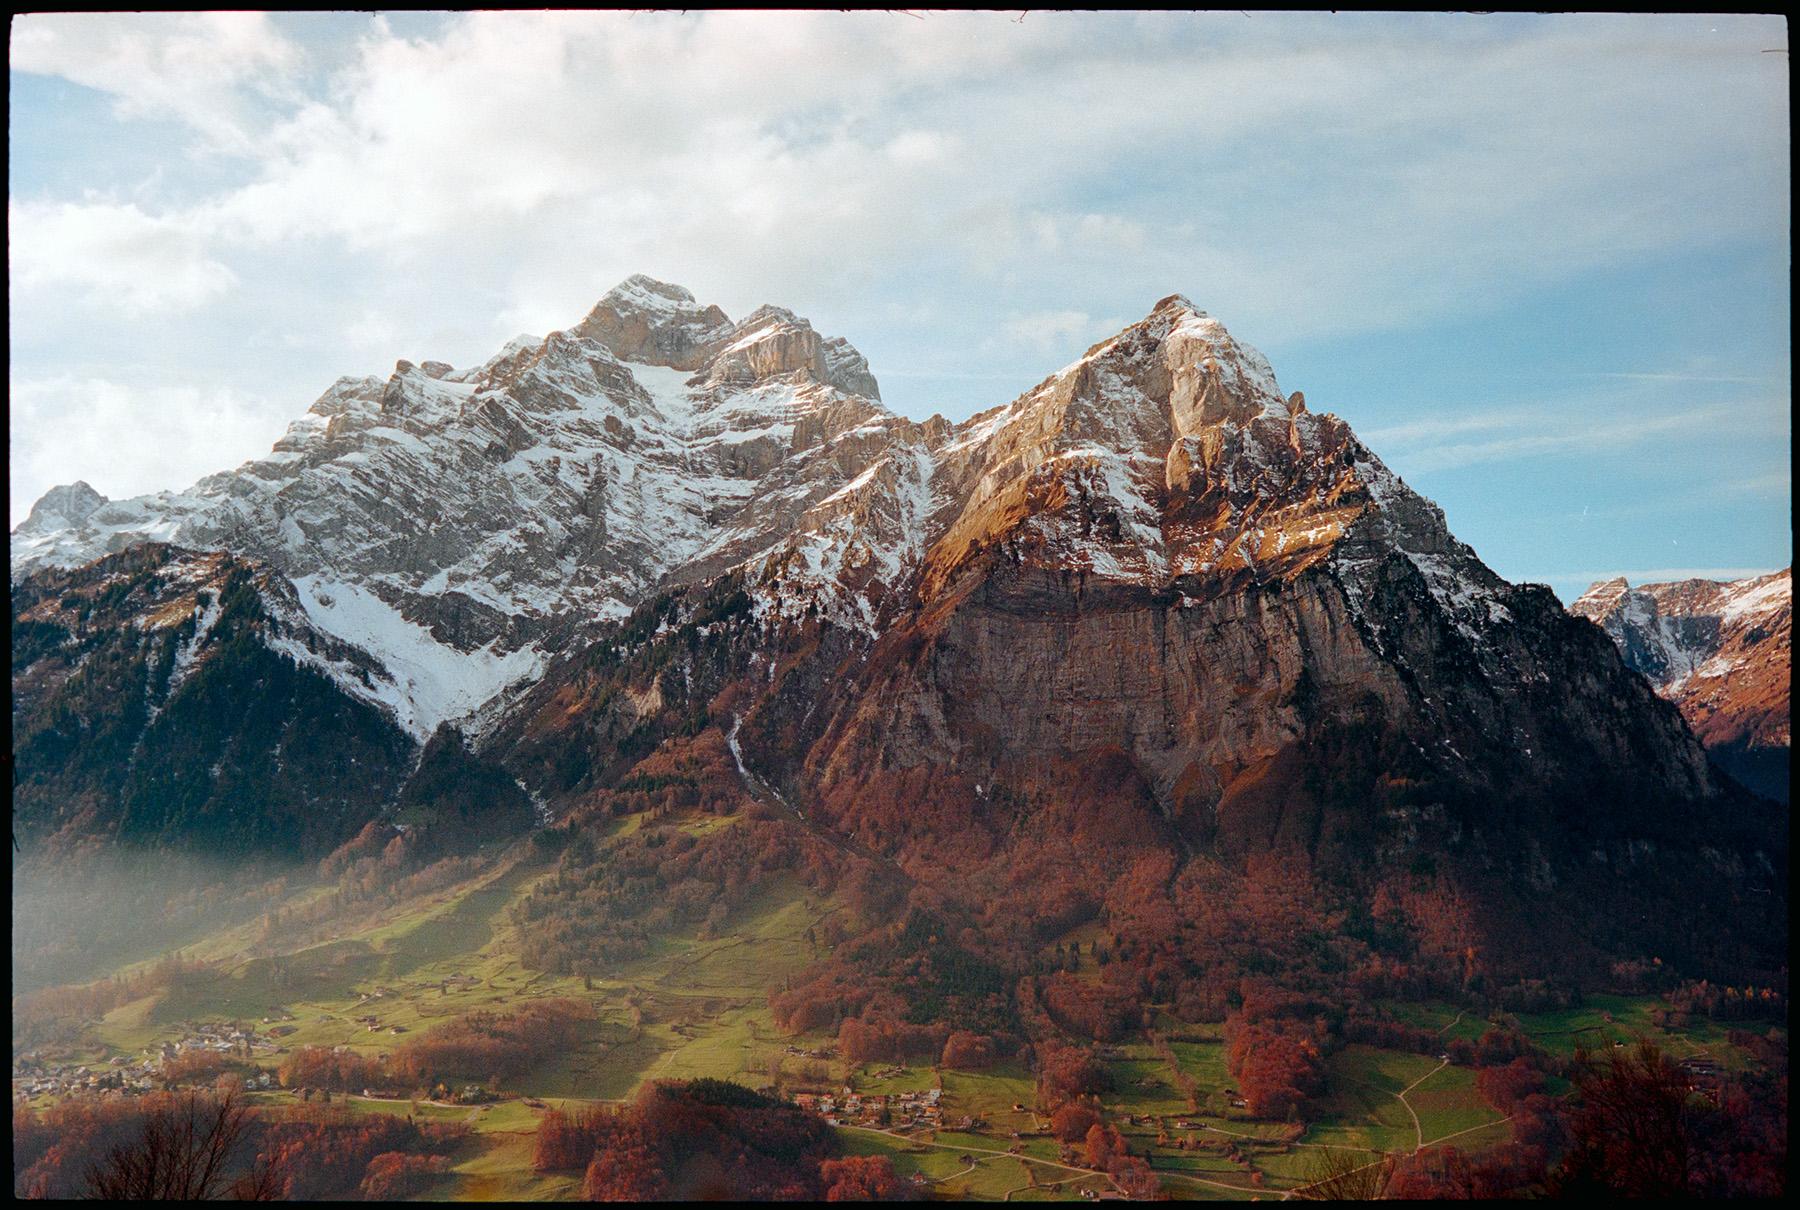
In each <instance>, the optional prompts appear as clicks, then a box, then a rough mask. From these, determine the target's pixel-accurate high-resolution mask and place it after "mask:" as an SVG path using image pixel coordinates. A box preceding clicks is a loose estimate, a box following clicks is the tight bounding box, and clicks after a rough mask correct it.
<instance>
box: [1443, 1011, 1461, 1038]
mask: <svg viewBox="0 0 1800 1210" xmlns="http://www.w3.org/2000/svg"><path fill="white" fill-rule="evenodd" d="M1466 1011H1468V1010H1467V1009H1461V1008H1459V1009H1457V1010H1456V1015H1455V1016H1454V1017H1451V1018H1450V1024H1448V1025H1446V1026H1444V1028H1442V1029H1440V1030H1438V1037H1440V1038H1441V1037H1443V1036H1444V1035H1445V1034H1447V1033H1449V1032H1450V1031H1451V1030H1453V1029H1455V1028H1456V1023H1457V1022H1458V1021H1460V1020H1462V1019H1463V1013H1465V1012H1466Z"/></svg>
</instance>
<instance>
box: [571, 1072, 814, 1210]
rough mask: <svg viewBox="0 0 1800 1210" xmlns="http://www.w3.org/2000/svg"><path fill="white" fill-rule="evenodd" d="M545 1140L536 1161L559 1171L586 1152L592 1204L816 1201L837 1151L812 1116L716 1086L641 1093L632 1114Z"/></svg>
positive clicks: (603, 1118) (602, 1118)
mask: <svg viewBox="0 0 1800 1210" xmlns="http://www.w3.org/2000/svg"><path fill="white" fill-rule="evenodd" d="M546 1120H547V1121H548V1120H549V1118H548V1116H547V1118H546ZM551 1130H552V1134H553V1137H552V1138H551V1139H549V1140H540V1146H539V1156H540V1158H541V1159H543V1160H545V1161H554V1162H555V1163H556V1166H558V1167H561V1166H563V1165H564V1162H565V1161H566V1160H567V1159H568V1157H570V1156H573V1155H577V1154H579V1153H580V1152H581V1151H582V1150H583V1149H584V1148H585V1149H586V1150H587V1151H588V1153H589V1154H590V1155H591V1157H592V1158H591V1160H589V1162H588V1164H587V1173H586V1176H585V1178H584V1181H583V1192H584V1195H585V1196H586V1197H588V1198H590V1199H591V1200H595V1201H642V1200H658V1199H676V1200H695V1199H716V1198H741V1199H750V1200H758V1201H762V1200H770V1199H779V1200H794V1199H801V1200H805V1199H817V1198H818V1197H819V1196H820V1195H821V1194H822V1192H823V1188H822V1185H821V1178H820V1171H819V1167H820V1164H821V1162H822V1161H824V1160H826V1159H829V1158H830V1157H831V1152H832V1150H833V1149H834V1147H835V1143H836V1140H835V1137H834V1136H833V1135H832V1133H831V1130H830V1128H829V1127H828V1126H826V1125H825V1124H824V1122H822V1121H821V1120H820V1119H819V1118H818V1117H817V1116H815V1115H813V1114H810V1113H807V1112H804V1111H802V1110H800V1109H798V1108H796V1107H794V1106H791V1105H785V1104H782V1103H781V1102H778V1101H773V1100H770V1099H769V1098H767V1097H764V1096H763V1095H761V1094H760V1093H756V1092H752V1091H750V1090H749V1089H747V1088H741V1087H739V1086H737V1085H735V1084H728V1083H725V1082H723V1081H719V1080H694V1081H691V1082H690V1083H687V1084H672V1083H659V1084H650V1085H646V1086H645V1088H644V1089H643V1090H642V1091H640V1093H639V1094H638V1098H637V1100H636V1101H635V1102H634V1103H632V1104H630V1105H624V1106H620V1107H619V1108H617V1109H605V1108H602V1109H597V1110H595V1111H594V1112H592V1113H591V1114H584V1115H583V1116H582V1117H581V1118H579V1119H576V1120H574V1121H571V1120H569V1119H567V1118H561V1119H560V1120H557V1121H555V1122H553V1124H552V1126H551Z"/></svg>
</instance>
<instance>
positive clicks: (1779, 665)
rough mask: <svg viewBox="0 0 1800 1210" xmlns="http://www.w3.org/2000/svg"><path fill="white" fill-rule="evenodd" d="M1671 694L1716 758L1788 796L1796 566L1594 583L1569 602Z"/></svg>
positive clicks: (1764, 788)
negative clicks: (1727, 579) (1751, 574)
mask: <svg viewBox="0 0 1800 1210" xmlns="http://www.w3.org/2000/svg"><path fill="white" fill-rule="evenodd" d="M1569 612H1570V613H1573V614H1576V615H1578V616H1580V617H1584V618H1587V619H1588V620H1590V621H1592V622H1594V623H1595V624H1596V625H1598V626H1599V627H1600V628H1601V629H1603V630H1605V631H1606V633H1607V635H1608V636H1609V637H1610V638H1611V639H1612V640H1613V642H1614V643H1616V644H1617V645H1618V647H1619V650H1620V651H1621V652H1622V653H1623V654H1624V656H1625V662H1626V663H1627V664H1628V665H1630V666H1631V667H1632V668H1633V669H1635V670H1636V671H1638V672H1641V673H1643V674H1644V676H1646V677H1647V678H1649V680H1650V683H1651V684H1653V685H1655V686H1656V691H1657V692H1658V693H1660V694H1662V695H1663V696H1664V697H1666V698H1668V699H1669V700H1670V701H1672V702H1674V703H1675V704H1676V705H1677V706H1678V707H1680V709H1681V713H1682V716H1683V717H1685V718H1686V719H1687V721H1688V725H1689V726H1691V727H1692V728H1693V729H1694V733H1695V734H1696V735H1697V736H1699V737H1700V740H1701V742H1702V743H1704V744H1705V745H1706V746H1707V748H1708V750H1709V751H1710V752H1711V754H1712V756H1713V758H1714V759H1715V760H1717V761H1718V762H1719V763H1720V764H1721V765H1722V766H1724V767H1725V769H1726V770H1727V771H1728V772H1730V773H1732V774H1733V775H1734V776H1736V777H1737V778H1739V780H1741V781H1743V782H1744V784H1745V785H1748V786H1750V787H1751V788H1752V789H1754V790H1757V791H1758V792H1759V793H1762V794H1766V795H1768V796H1770V797H1772V798H1776V799H1778V800H1780V801H1782V802H1786V801H1787V800H1788V770H1789V765H1790V757H1789V752H1790V750H1791V747H1792V743H1793V740H1792V729H1791V722H1790V720H1791V713H1790V712H1791V699H1790V689H1791V680H1792V668H1793V633H1794V578H1793V571H1792V569H1788V570H1784V571H1778V572H1774V573H1772V574H1770V575H1766V576H1758V577H1755V578H1752V579H1748V580H1738V581H1736V582H1732V583H1721V582H1718V581H1714V580H1680V581H1675V582H1672V583H1666V584H1645V585H1641V586H1639V587H1637V588H1633V587H1631V586H1630V585H1629V584H1627V583H1626V582H1625V581H1624V580H1622V579H1616V580H1606V581H1603V582H1601V583H1598V584H1595V585H1594V586H1593V587H1591V588H1589V589H1588V590H1587V592H1585V593H1583V594H1582V595H1581V597H1580V598H1579V599H1578V600H1576V601H1575V603H1574V604H1572V605H1570V606H1569Z"/></svg>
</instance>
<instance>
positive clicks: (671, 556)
mask: <svg viewBox="0 0 1800 1210" xmlns="http://www.w3.org/2000/svg"><path fill="white" fill-rule="evenodd" d="M876 396H877V389H876V386H875V382H874V379H873V377H872V376H871V375H870V374H869V373H868V367H867V364H866V363H865V362H864V361H863V359H862V357H861V356H860V354H858V353H856V351H855V350H854V349H852V348H850V347H849V345H848V344H846V343H845V342H843V341H841V340H825V339H822V338H820V337H819V336H818V334H817V333H815V332H814V331H813V330H812V328H811V326H810V325H809V324H807V322H806V321H805V320H803V319H800V318H798V317H797V316H795V315H793V314H792V313H791V312H788V311H784V310H781V309H779V308H772V307H765V308H762V309H760V310H758V311H756V312H755V313H753V314H752V315H751V316H749V317H748V318H746V319H745V320H743V321H742V322H740V323H736V324H733V323H731V322H730V321H728V320H727V319H726V318H725V316H724V314H723V313H722V312H720V311H719V310H718V309H717V308H716V307H701V306H700V305H698V304H697V303H695V302H694V300H693V297H692V295H690V294H688V293H687V292H686V291H685V290H681V289H679V288H678V287H672V286H666V285H663V284H661V283H657V282H653V281H651V280H650V279H647V278H641V277H639V278H632V279H630V280H629V281H627V282H625V283H622V284H621V285H620V286H619V287H618V288H617V289H615V290H614V291H612V292H611V293H610V294H608V295H607V296H606V297H605V298H604V299H602V300H601V302H600V303H599V304H598V305H597V306H596V307H595V308H594V311H593V312H592V313H591V314H590V315H589V316H588V317H587V318H586V319H585V320H583V321H582V322H581V323H580V324H578V325H576V326H575V327H574V328H572V329H571V330H569V331H568V332H556V333H552V334H551V335H550V336H548V337H547V338H544V339H543V340H535V339H533V338H521V339H519V340H516V341H514V342H513V343H512V344H510V345H509V346H508V347H507V348H506V349H505V350H502V352H501V353H500V354H498V355H497V356H495V357H494V358H492V359H490V360H489V361H488V362H487V363H485V364H483V365H482V366H479V367H475V368H472V369H469V370H465V371H463V372H460V373H458V372H456V371H453V370H452V369H451V367H449V366H447V365H444V364H443V363H439V362H429V361H428V362H425V363H424V364H423V365H417V366H415V365H413V364H412V363H410V362H404V361H403V362H401V363H399V365H398V366H397V367H396V368H395V371H394V373H393V374H392V375H391V376H390V377H388V378H387V379H385V380H383V379H379V378H374V377H368V378H343V379H339V380H338V382H337V383H336V384H334V385H333V386H332V387H331V389H330V390H328V391H327V392H326V393H325V394H324V395H322V396H321V397H320V398H319V399H318V401H317V402H315V403H314V404H313V405H312V407H311V408H310V409H309V410H308V412H307V414H306V415H305V416H303V417H302V418H301V419H300V420H298V421H296V422H294V424H292V425H291V426H290V427H289V429H288V431H287V433H286V435H285V436H283V437H282V439H281V440H280V441H278V442H277V443H276V445H275V448H274V450H273V451H272V452H271V453H270V454H269V455H268V456H266V457H264V458H261V459H257V460H254V461H252V462H249V463H246V464H245V465H244V466H242V467H239V468H238V469H237V470H235V471H230V472H225V473H221V474H217V475H211V476H208V477H207V478H205V479H202V480H201V481H200V482H199V483H197V484H195V485H194V486H193V487H191V488H189V489H188V490H187V491H185V492H179V493H175V492H159V493H155V494H153V495H149V496H141V497H137V498H134V499H131V500H123V501H106V500H105V499H104V498H102V497H100V496H99V495H98V494H97V493H95V492H93V490H92V489H91V488H88V487H87V486H86V485H85V484H77V485H72V486H70V487H64V488H57V489H55V490H53V491H52V492H51V493H50V494H48V495H47V496H46V497H45V498H44V500H42V501H40V502H39V505H38V506H37V507H36V508H34V509H33V512H32V515H31V517H30V518H28V519H27V520H26V521H25V522H24V523H23V524H21V525H20V526H19V528H18V529H17V530H15V531H14V533H13V538H12V568H13V576H14V578H15V579H17V578H18V577H19V576H21V575H23V574H27V573H29V572H31V571H33V570H35V569H38V568H42V567H52V566H53V567H74V566H79V565H81V564H83V563H86V562H89V561H91V560H92V559H94V558H96V557H98V556H100V555H102V554H105V553H108V552H112V551H118V550H123V549H126V548H129V547H130V546H132V545H135V544H137V543H139V542H143V541H146V540H157V541H167V542H171V543H174V544H176V545H179V546H182V547H185V548H188V549H194V550H225V551H231V552H233V553H236V554H240V555H244V556H246V557H250V558H254V559H257V560H259V561H262V562H264V563H266V564H268V565H269V566H270V567H272V568H273V569H275V570H276V571H278V572H280V573H281V574H282V575H284V576H286V577H287V578H289V579H291V580H292V581H293V582H294V584H295V586H296V587H297V589H298V590H299V593H300V597H301V604H302V606H303V608H304V609H305V610H306V612H307V614H308V615H309V617H310V618H311V619H312V621H313V623H314V624H315V625H316V626H317V627H319V628H320V629H321V630H323V631H326V632H328V633H331V634H334V635H336V636H337V637H339V638H340V639H343V640H344V641H346V642H350V643H354V644H357V645H361V646H364V647H367V648H368V649H369V650H370V651H371V652H372V653H373V654H374V655H375V656H376V657H377V658H378V659H380V660H381V661H382V662H383V663H384V664H387V665H389V666H390V670H391V671H392V672H393V673H394V677H393V680H394V682H395V684H396V686H397V692H396V693H395V695H393V697H392V700H389V701H387V702H385V703H384V705H386V706H387V707H388V708H389V709H391V710H392V711H393V712H394V713H395V715H396V717H397V718H398V719H399V721H400V722H401V724H402V725H403V726H404V727H406V728H407V729H408V730H409V731H411V732H412V733H413V734H414V735H416V736H418V737H419V738H421V739H422V738H424V737H425V736H428V735H429V734H430V733H431V732H432V730H433V729H434V728H435V727H436V726H437V724H438V723H440V722H443V721H448V720H454V719H458V718H461V717H464V716H466V715H467V714H468V713H470V712H471V711H473V710H474V709H475V708H476V707H477V706H479V705H481V704H482V703H483V702H484V701H486V700H488V699H490V698H492V697H494V696H495V695H497V694H498V693H499V692H500V691H501V690H502V689H503V688H505V687H506V686H507V685H509V684H513V683H516V682H518V681H521V680H525V679H528V678H529V677H530V676H531V675H533V674H534V673H535V671H536V670H537V669H538V668H539V667H540V666H541V662H542V658H543V655H544V653H545V652H546V651H548V650H552V649H554V648H555V647H557V646H558V645H560V643H561V642H563V641H565V640H566V638H567V635H568V633H569V632H570V631H571V630H572V629H575V628H578V627H579V626H580V625H582V624H584V623H586V622H588V621H591V620H594V619H603V618H608V617H622V616H624V614H626V613H627V612H629V610H630V608H631V606H632V605H635V604H636V603H637V601H638V600H641V599H642V597H643V596H644V595H645V594H646V593H647V592H649V591H650V589H651V588H652V587H653V586H655V585H656V584H657V583H658V582H659V581H660V580H662V579H663V578H664V577H666V576H668V575H670V574H671V573H673V572H675V571H677V570H685V571H689V572H690V573H692V572H695V570H696V569H700V570H703V569H705V568H707V567H712V566H719V565H723V564H725V563H729V562H731V561H735V560H736V559H737V558H741V557H743V556H744V555H746V554H749V553H752V552H754V551H756V550H758V549H761V548H763V547H766V546H767V545H769V544H771V543H773V542H774V541H776V540H777V539H779V538H780V537H783V536H785V535H786V533H787V532H788V529H789V528H790V525H791V521H792V518H793V517H794V516H796V515H797V514H798V513H799V512H800V511H801V510H802V509H804V507H805V506H806V505H807V504H808V503H810V502H812V501H814V500H816V499H818V498H821V497H824V496H827V495H829V494H830V493H831V492H832V491H834V490H835V489H836V487H837V486H838V484H839V483H840V482H842V480H843V479H845V478H848V477H854V475H856V474H858V473H860V472H861V470H862V469H863V467H864V465H865V464H866V462H867V461H868V460H869V458H870V456H871V454H872V451H875V450H878V449H881V448H884V447H885V443H886V440H887V437H886V434H887V433H888V431H889V430H890V429H892V428H899V427H905V426H904V422H899V421H896V420H895V419H894V418H893V417H892V416H890V415H889V414H888V413H887V412H885V411H884V410H883V409H882V408H881V407H880V405H879V404H878V402H876ZM470 657H474V658H470ZM349 688H350V689H351V691H352V692H355V691H356V690H355V687H354V685H350V686H349Z"/></svg>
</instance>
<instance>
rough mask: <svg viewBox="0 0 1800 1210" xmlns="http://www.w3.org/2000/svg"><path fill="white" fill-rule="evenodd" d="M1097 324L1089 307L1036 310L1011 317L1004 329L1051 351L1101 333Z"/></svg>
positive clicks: (1011, 335)
mask: <svg viewBox="0 0 1800 1210" xmlns="http://www.w3.org/2000/svg"><path fill="white" fill-rule="evenodd" d="M1097 327H1098V325H1097V324H1095V322H1094V317H1093V316H1091V315H1089V314H1088V313H1087V312H1086V311H1033V312H1031V313H1030V314H1028V315H1017V316H1014V317H1013V318H1011V319H1009V320H1007V321H1006V322H1005V323H1003V324H1001V325H1000V331H1001V332H1002V333H1003V334H1004V335H1005V336H1006V337H1007V338H1008V339H1009V340H1012V341H1014V342H1015V343H1018V344H1022V345H1025V346H1027V347H1029V348H1032V349H1035V350H1037V351H1039V352H1044V353H1048V352H1051V351H1053V350H1056V349H1058V348H1063V347H1066V346H1068V345H1070V344H1072V343H1075V342H1078V341H1080V340H1082V339H1083V338H1084V337H1086V336H1089V335H1096V334H1098V333H1097Z"/></svg>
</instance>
